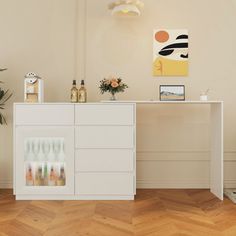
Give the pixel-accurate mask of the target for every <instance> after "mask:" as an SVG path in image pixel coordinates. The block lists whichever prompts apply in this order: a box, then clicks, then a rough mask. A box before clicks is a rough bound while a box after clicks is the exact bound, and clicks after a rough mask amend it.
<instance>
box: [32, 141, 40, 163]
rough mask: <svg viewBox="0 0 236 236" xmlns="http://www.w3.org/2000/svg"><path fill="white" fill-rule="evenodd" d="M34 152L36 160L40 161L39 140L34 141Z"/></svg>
mask: <svg viewBox="0 0 236 236" xmlns="http://www.w3.org/2000/svg"><path fill="white" fill-rule="evenodd" d="M32 150H33V153H34V156H35V158H36V159H38V154H39V150H40V143H39V140H38V139H34V140H32Z"/></svg>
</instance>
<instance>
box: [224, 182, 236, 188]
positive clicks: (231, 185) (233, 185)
mask: <svg viewBox="0 0 236 236" xmlns="http://www.w3.org/2000/svg"><path fill="white" fill-rule="evenodd" d="M224 188H236V180H225V181H224Z"/></svg>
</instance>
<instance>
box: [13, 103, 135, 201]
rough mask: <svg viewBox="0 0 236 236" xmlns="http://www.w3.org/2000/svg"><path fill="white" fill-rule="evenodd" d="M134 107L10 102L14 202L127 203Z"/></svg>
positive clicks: (130, 190)
mask: <svg viewBox="0 0 236 236" xmlns="http://www.w3.org/2000/svg"><path fill="white" fill-rule="evenodd" d="M135 193H136V105H135V103H125V104H122V103H114V104H106V103H87V104H53V103H52V104H48V103H45V104H44V103H43V104H22V103H17V104H14V194H15V195H16V199H18V200H34V199H38V200H44V199H45V200H76V199H78V200H80V199H81V200H83V199H84V200H87V199H88V200H132V199H134V195H135Z"/></svg>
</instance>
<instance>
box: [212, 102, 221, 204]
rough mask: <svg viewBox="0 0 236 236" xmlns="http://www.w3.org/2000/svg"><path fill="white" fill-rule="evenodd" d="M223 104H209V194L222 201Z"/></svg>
mask: <svg viewBox="0 0 236 236" xmlns="http://www.w3.org/2000/svg"><path fill="white" fill-rule="evenodd" d="M223 152H224V151H223V103H216V104H211V167H210V168H211V175H210V188H211V192H212V193H213V194H214V195H216V196H217V197H218V198H219V199H220V200H223V188H224V186H223V163H224V162H223V161H224V160H223V157H224V154H223Z"/></svg>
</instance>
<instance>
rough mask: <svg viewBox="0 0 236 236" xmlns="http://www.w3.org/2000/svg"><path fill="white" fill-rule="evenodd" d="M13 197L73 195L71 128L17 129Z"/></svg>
mask: <svg viewBox="0 0 236 236" xmlns="http://www.w3.org/2000/svg"><path fill="white" fill-rule="evenodd" d="M15 142H16V150H15V168H16V171H15V173H16V175H15V181H16V194H74V128H73V127H69V126H68V127H56V126H55V127H52V126H50V127H45V126H41V127H39V126H37V127H36V126H33V127H32V126H29V127H27V126H19V127H17V128H16V134H15Z"/></svg>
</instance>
